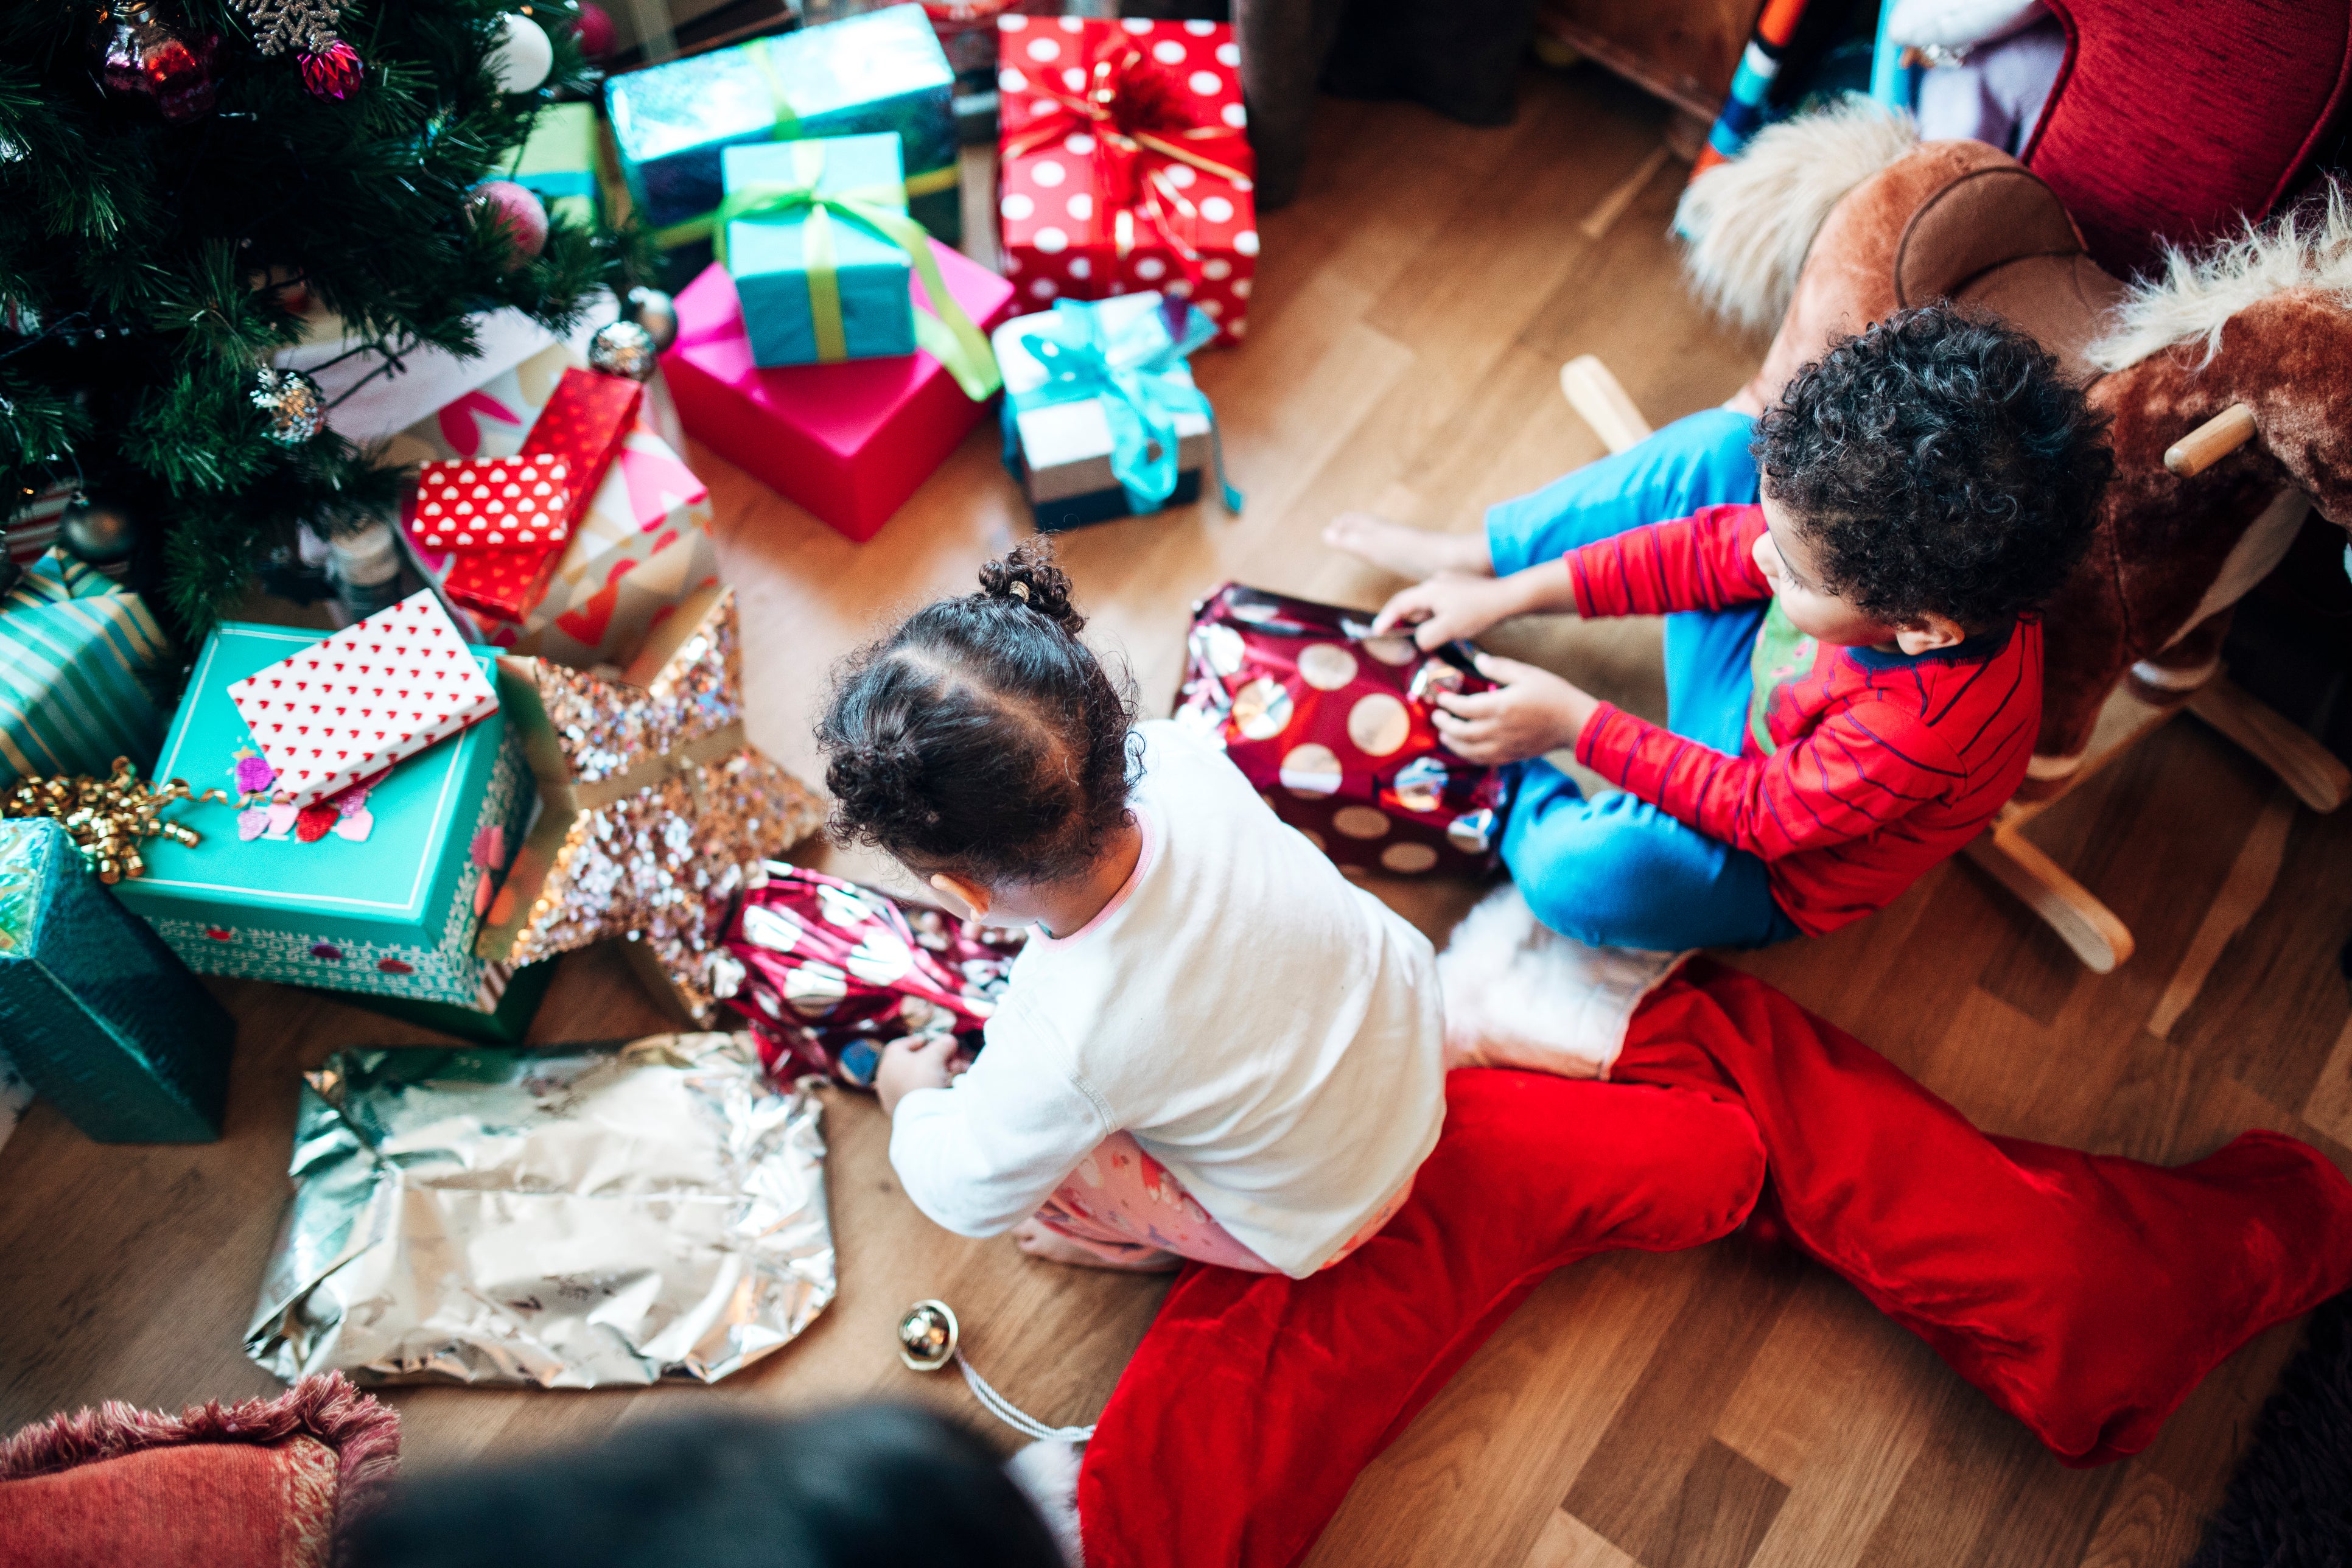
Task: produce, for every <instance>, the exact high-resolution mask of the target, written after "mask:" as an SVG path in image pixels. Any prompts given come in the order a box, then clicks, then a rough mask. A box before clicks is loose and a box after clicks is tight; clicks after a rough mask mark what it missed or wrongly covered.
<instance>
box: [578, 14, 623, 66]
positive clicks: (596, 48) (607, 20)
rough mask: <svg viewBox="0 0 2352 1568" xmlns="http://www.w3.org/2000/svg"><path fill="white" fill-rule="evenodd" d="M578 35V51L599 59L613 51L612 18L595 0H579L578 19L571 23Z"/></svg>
mask: <svg viewBox="0 0 2352 1568" xmlns="http://www.w3.org/2000/svg"><path fill="white" fill-rule="evenodd" d="M572 31H573V32H574V33H576V34H578V35H579V37H580V52H581V53H582V54H583V55H586V56H587V57H588V58H590V59H592V60H601V59H604V58H606V57H607V56H609V55H611V54H612V52H613V18H612V16H611V15H610V14H609V13H608V12H606V11H605V9H604V7H603V6H602V5H597V4H596V3H595V0H580V19H579V20H578V21H576V22H574V23H572Z"/></svg>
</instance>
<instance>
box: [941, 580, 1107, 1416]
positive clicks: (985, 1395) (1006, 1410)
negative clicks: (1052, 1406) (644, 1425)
mask: <svg viewBox="0 0 2352 1568" xmlns="http://www.w3.org/2000/svg"><path fill="white" fill-rule="evenodd" d="M1016 585H1017V584H1016ZM955 1359H956V1366H957V1368H958V1369H959V1370H961V1372H962V1373H963V1380H964V1382H966V1383H968V1384H971V1396H972V1397H973V1398H974V1399H977V1400H979V1401H980V1403H981V1407H982V1409H984V1410H986V1411H987V1412H988V1413H989V1414H990V1415H993V1416H995V1417H996V1418H997V1419H998V1420H999V1421H1002V1422H1003V1423H1004V1424H1005V1425H1006V1426H1010V1427H1012V1428H1013V1430H1014V1431H1015V1432H1020V1433H1023V1434H1025V1435H1026V1436H1030V1437H1033V1438H1034V1439H1036V1440H1037V1441H1038V1442H1041V1443H1057V1442H1058V1443H1083V1442H1086V1441H1087V1439H1088V1438H1090V1437H1092V1436H1094V1435H1095V1429H1094V1428H1093V1427H1092V1426H1046V1425H1045V1423H1044V1422H1043V1421H1040V1420H1038V1419H1037V1418H1036V1417H1035V1416H1034V1415H1029V1414H1027V1413H1026V1412H1024V1411H1023V1410H1022V1409H1021V1408H1020V1406H1018V1405H1014V1404H1013V1402H1012V1401H1011V1400H1009V1399H1007V1398H1005V1397H1004V1395H1003V1394H999V1393H997V1392H996V1390H994V1389H992V1388H991V1387H989V1386H988V1379H986V1378H984V1377H982V1376H981V1375H980V1373H977V1372H975V1371H973V1370H972V1365H971V1360H970V1358H969V1357H967V1356H966V1355H965V1354H964V1353H963V1352H961V1351H958V1352H955Z"/></svg>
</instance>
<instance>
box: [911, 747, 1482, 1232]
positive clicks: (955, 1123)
mask: <svg viewBox="0 0 2352 1568" xmlns="http://www.w3.org/2000/svg"><path fill="white" fill-rule="evenodd" d="M1138 733H1139V734H1140V735H1142V736H1143V738H1144V742H1145V747H1144V763H1143V777H1142V780H1141V782H1140V783H1139V785H1138V786H1137V788H1136V792H1135V795H1134V798H1133V807H1134V813H1135V816H1136V819H1137V821H1138V822H1139V825H1140V826H1141V827H1142V830H1143V836H1144V843H1143V853H1142V858H1141V859H1140V860H1139V861H1138V862H1137V865H1136V868H1135V873H1134V875H1133V876H1132V877H1130V878H1129V880H1128V882H1127V885H1126V886H1125V887H1123V888H1121V889H1119V891H1118V894H1117V895H1116V896H1114V897H1113V898H1112V900H1111V901H1110V902H1109V903H1108V905H1106V906H1105V907H1104V909H1103V910H1102V912H1101V913H1100V914H1098V915H1097V916H1096V917H1095V918H1094V919H1093V920H1092V921H1088V922H1087V925H1086V926H1085V927H1084V928H1083V929H1082V930H1079V931H1073V932H1072V933H1070V934H1069V935H1068V936H1066V937H1063V938H1060V939H1058V940H1054V939H1048V938H1046V937H1045V936H1044V935H1043V934H1042V933H1040V934H1039V935H1036V936H1034V937H1032V938H1031V939H1030V942H1029V944H1028V946H1027V947H1026V949H1024V951H1023V952H1022V954H1021V956H1020V958H1019V959H1018V960H1017V961H1016V962H1015V963H1014V964H1013V972H1012V976H1011V981H1010V984H1008V986H1007V987H1006V990H1005V993H1004V995H1003V999H1002V1000H1001V1002H1000V1004H999V1005H998V1008H997V1012H996V1015H995V1016H993V1017H992V1018H991V1019H990V1020H989V1022H988V1026H987V1045H986V1047H984V1048H983V1049H982V1051H981V1053H980V1057H979V1059H978V1060H977V1061H976V1062H975V1063H974V1064H973V1066H972V1068H971V1071H969V1072H967V1073H965V1074H964V1075H963V1077H961V1079H957V1080H956V1082H955V1083H954V1084H953V1085H952V1086H950V1087H949V1088H947V1089H918V1090H916V1091H915V1092H914V1093H911V1094H909V1095H908V1096H907V1097H906V1098H905V1099H904V1100H901V1101H899V1103H898V1116H897V1122H896V1125H894V1126H893V1127H892V1129H891V1131H890V1163H891V1164H892V1165H893V1166H894V1167H896V1168H897V1170H898V1179H899V1181H900V1182H901V1183H902V1184H905V1186H906V1189H907V1194H908V1196H909V1197H911V1198H913V1199H914V1200H915V1203H916V1205H917V1206H919V1208H921V1209H922V1211H923V1212H924V1213H925V1214H927V1215H929V1216H930V1217H931V1218H932V1219H934V1220H936V1221H938V1222H939V1223H940V1225H943V1226H946V1227H947V1228H949V1229H950V1230H952V1231H955V1232H958V1233H959V1234H961V1235H964V1236H993V1235H996V1234H997V1233H998V1232H1000V1231H1003V1230H1005V1229H1008V1228H1010V1227H1011V1226H1014V1225H1017V1224H1018V1223H1020V1222H1021V1221H1022V1220H1024V1219H1025V1218H1027V1217H1028V1216H1029V1215H1030V1214H1032V1213H1033V1212H1034V1210H1035V1209H1036V1207H1037V1205H1039V1204H1040V1203H1042V1202H1043V1201H1044V1200H1045V1198H1046V1197H1047V1196H1049V1195H1050V1194H1052V1193H1053V1191H1054V1189H1055V1187H1057V1186H1059V1185H1060V1184H1061V1183H1062V1180H1063V1178H1064V1177H1066V1176H1067V1175H1068V1174H1069V1173H1070V1172H1071V1171H1072V1170H1073V1169H1075V1168H1076V1165H1077V1163H1078V1162H1079V1161H1080V1160H1081V1159H1083V1158H1085V1156H1086V1155H1087V1153H1088V1152H1090V1151H1092V1150H1093V1148H1094V1147H1095V1145H1096V1144H1097V1143H1100V1142H1102V1141H1103V1140H1104V1139H1105V1138H1107V1137H1108V1136H1109V1135H1110V1134H1111V1133H1113V1132H1117V1131H1127V1132H1129V1134H1131V1135H1133V1137H1134V1138H1135V1140H1136V1142H1139V1143H1140V1144H1141V1145H1142V1146H1143V1148H1144V1149H1145V1150H1146V1151H1147V1152H1150V1154H1151V1155H1152V1156H1153V1157H1154V1158H1155V1159H1157V1160H1159V1161H1160V1163H1162V1164H1164V1165H1166V1166H1167V1167H1168V1169H1169V1170H1170V1171H1171V1173H1174V1175H1175V1177H1176V1179H1177V1180H1178V1181H1180V1182H1181V1183H1183V1184H1184V1190H1185V1191H1186V1192H1188V1193H1190V1194H1192V1196H1193V1197H1194V1198H1195V1199H1197V1200H1198V1201H1199V1202H1200V1204H1201V1206H1202V1208H1204V1209H1206V1210H1208V1212H1209V1214H1210V1215H1212V1216H1213V1217H1214V1218H1215V1219H1216V1220H1217V1222H1218V1223H1219V1224H1221V1225H1223V1226H1224V1227H1225V1229H1226V1230H1228V1231H1230V1232H1231V1233H1232V1234H1233V1235H1234V1237H1235V1238H1236V1239H1238V1240H1239V1241H1240V1242H1241V1243H1242V1244H1243V1245H1244V1246H1245V1247H1249V1248H1250V1249H1251V1250H1252V1251H1254V1252H1255V1253H1256V1254H1257V1255H1258V1256H1259V1257H1261V1258H1265V1260H1266V1261H1267V1262H1268V1263H1271V1264H1273V1265H1274V1266H1275V1267H1276V1268H1279V1269H1281V1270H1283V1271H1284V1272H1285V1273H1286V1274H1290V1275H1292V1276H1295V1277H1299V1278H1304V1277H1305V1276H1307V1275H1308V1274H1311V1273H1313V1272H1314V1271H1315V1270H1316V1269H1317V1268H1319V1267H1321V1266H1322V1264H1323V1263H1324V1261H1325V1260H1326V1259H1328V1258H1330V1257H1331V1255H1332V1254H1333V1253H1335V1252H1337V1251H1338V1250H1339V1247H1341V1246H1342V1245H1343V1244H1344V1243H1346V1242H1347V1241H1348V1239H1349V1237H1352V1236H1354V1235H1355V1233H1356V1232H1357V1231H1358V1230H1359V1229H1360V1228H1361V1227H1362V1226H1363V1225H1364V1224H1365V1223H1366V1222H1367V1221H1369V1220H1370V1218H1371V1217H1372V1214H1373V1211H1374V1210H1376V1209H1377V1208H1378V1207H1379V1206H1380V1205H1381V1203H1382V1202H1384V1201H1385V1200H1386V1199H1387V1198H1389V1197H1390V1196H1391V1194H1394V1193H1395V1192H1396V1191H1397V1190H1398V1189H1399V1188H1401V1187H1402V1186H1403V1184H1404V1183H1405V1181H1406V1179H1407V1178H1408V1177H1410V1176H1411V1175H1412V1173H1413V1172H1414V1171H1415V1170H1416V1169H1418V1168H1419V1167H1420V1165H1421V1163H1422V1161H1423V1160H1424V1159H1426V1158H1427V1157H1428V1155H1429V1152H1430V1150H1431V1149H1432V1148H1433V1146H1434V1145H1435V1144H1436V1142H1437V1131H1438V1126H1439V1123H1440V1122H1441V1121H1443V1120H1444V1113H1445V1090H1444V1063H1443V1060H1442V1058H1443V1052H1444V1013H1443V1008H1442V1007H1441V1005H1440V1002H1439V996H1438V990H1437V968H1436V963H1435V958H1434V955H1433V953H1432V952H1431V949H1430V945H1429V942H1428V941H1427V940H1426V939H1425V938H1423V936H1422V934H1421V933H1420V932H1419V931H1415V930H1413V928H1412V926H1410V925H1408V924H1407V923H1406V922H1405V921H1403V920H1402V918H1400V917H1399V916H1398V915H1396V914H1395V913H1394V912H1392V911H1391V910H1389V909H1388V907H1387V906H1385V905H1384V904H1382V903H1381V901H1380V900H1378V899H1375V898H1373V897H1372V896H1371V895H1370V893H1367V892H1365V891H1364V890H1363V889H1360V888H1358V887H1355V886H1353V885H1352V884H1350V883H1349V881H1348V880H1347V879H1345V878H1344V877H1342V876H1341V875H1340V874H1339V870H1338V869H1337V868H1335V867H1333V866H1332V864H1331V862H1330V861H1328V860H1327V859H1325V858H1323V856H1322V854H1321V853H1320V852H1319V851H1318V850H1317V849H1316V847H1314V846H1313V845H1312V844H1310V843H1308V842H1307V839H1306V837H1305V836H1303V835H1301V834H1300V833H1298V832H1297V830H1295V829H1293V828H1291V827H1289V826H1286V825H1285V824H1284V823H1283V822H1282V821H1281V820H1280V819H1279V818H1277V817H1276V816H1275V815H1274V813H1273V812H1272V811H1271V810H1269V809H1268V808H1267V806H1266V805H1265V802H1264V801H1263V800H1261V799H1259V798H1258V796H1257V794H1256V792H1255V791H1254V790H1253V789H1251V787H1250V785H1249V784H1248V782H1247V781H1246V780H1244V778H1243V777H1242V775H1241V773H1240V770H1238V769H1237V768H1235V767H1234V765H1233V763H1231V762H1229V761H1228V760H1227V759H1226V758H1225V756H1224V754H1223V752H1219V751H1217V750H1215V749H1214V748H1213V747H1212V746H1210V745H1208V744H1207V743H1206V742H1202V741H1201V740H1198V739H1196V738H1195V737H1193V736H1192V735H1190V734H1187V733H1186V732H1185V731H1182V730H1181V729H1179V728H1177V727H1176V726H1175V725H1173V724H1171V723H1167V722H1160V721H1155V722H1152V723H1148V724H1143V725H1140V726H1139V728H1138Z"/></svg>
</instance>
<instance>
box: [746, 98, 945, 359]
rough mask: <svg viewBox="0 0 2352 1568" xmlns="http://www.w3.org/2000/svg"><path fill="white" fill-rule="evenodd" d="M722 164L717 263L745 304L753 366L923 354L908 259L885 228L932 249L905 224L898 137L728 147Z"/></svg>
mask: <svg viewBox="0 0 2352 1568" xmlns="http://www.w3.org/2000/svg"><path fill="white" fill-rule="evenodd" d="M719 168H720V171H721V174H722V175H723V176H724V179H725V182H726V185H727V199H726V201H725V203H724V204H722V205H721V206H720V207H719V214H720V218H721V221H722V224H723V227H724V233H723V236H722V237H723V239H724V241H725V243H724V246H723V247H722V249H721V251H720V255H721V257H722V258H724V259H725V261H726V263H727V270H728V271H729V272H730V274H732V275H733V277H734V279H735V292H736V294H737V296H738V297H739V298H740V299H741V300H742V301H743V327H744V332H745V335H746V336H747V337H749V338H750V340H751V363H753V364H756V365H760V366H761V367H762V368H768V367H772V366H776V365H785V364H817V363H834V362H835V361H839V360H847V359H880V358H882V357H883V356H885V355H887V354H910V353H914V352H915V305H914V299H913V297H912V295H910V294H909V293H908V288H907V274H908V269H909V268H910V267H911V265H912V263H911V259H910V258H909V257H908V252H907V249H906V247H905V246H904V244H902V243H901V240H900V239H894V238H891V237H889V231H890V230H891V229H893V228H898V229H902V230H904V231H905V233H906V234H908V235H911V237H913V238H914V240H915V243H917V244H918V245H920V244H922V243H924V242H923V239H922V235H921V231H920V230H919V229H916V228H914V226H912V225H911V224H909V223H908V222H907V197H906V193H905V191H904V189H903V188H902V185H901V182H900V180H899V163H898V138H897V137H896V136H880V135H877V136H827V137H821V138H817V139H814V140H811V141H804V142H765V143H761V144H759V145H756V146H749V147H730V148H727V149H726V150H725V151H724V152H723V153H721V154H720V161H719ZM763 203H764V205H762V204H763ZM738 211H743V212H745V213H746V214H747V216H740V217H737V216H733V215H734V214H736V213H737V212H738ZM902 237H903V236H902Z"/></svg>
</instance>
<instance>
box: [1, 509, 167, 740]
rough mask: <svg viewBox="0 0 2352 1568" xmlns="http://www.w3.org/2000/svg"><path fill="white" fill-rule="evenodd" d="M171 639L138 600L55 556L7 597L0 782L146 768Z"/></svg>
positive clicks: (31, 570)
mask: <svg viewBox="0 0 2352 1568" xmlns="http://www.w3.org/2000/svg"><path fill="white" fill-rule="evenodd" d="M171 657H172V643H171V639H170V638H168V637H165V636H164V635H163V628H162V627H161V626H157V625H156V624H155V617H154V616H153V615H152V613H151V612H150V611H149V610H148V608H147V606H146V605H145V603H144V602H142V600H141V599H140V597H139V595H136V594H133V593H130V592H127V591H126V590H124V589H122V588H121V587H119V586H117V585H116V584H114V583H113V582H112V581H111V580H110V579H109V578H108V577H106V576H105V575H104V574H101V573H100V572H99V571H98V569H97V568H95V567H93V566H89V565H85V564H84V563H81V562H79V561H77V560H75V559H74V558H73V557H72V556H70V555H68V554H67V553H65V552H63V551H62V550H52V551H50V552H48V553H47V555H44V556H42V557H41V558H40V559H39V560H38V561H36V562H34V563H32V565H31V566H29V567H27V568H26V571H25V575H24V577H23V578H22V579H20V580H19V581H18V582H17V584H16V586H15V587H14V588H12V589H10V590H9V591H8V593H7V594H6V595H5V597H0V778H5V777H6V776H15V777H31V776H44V777H46V776H50V775H54V774H58V773H98V774H101V775H103V774H105V773H110V772H111V771H112V769H113V766H114V759H115V758H117V757H129V758H130V759H131V762H132V763H135V764H137V765H138V766H139V767H140V768H142V770H143V769H144V768H145V767H146V766H147V764H148V763H152V762H153V761H154V760H155V748H156V745H157V743H158V742H161V741H162V740H163V716H164V712H165V709H164V708H163V706H162V705H161V704H159V703H158V702H157V701H156V699H155V691H154V688H155V687H156V685H157V684H159V683H160V682H161V681H162V679H163V677H164V673H165V667H166V666H167V664H168V663H169V661H170V659H171Z"/></svg>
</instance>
